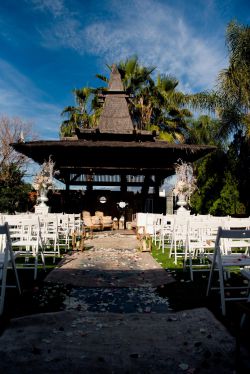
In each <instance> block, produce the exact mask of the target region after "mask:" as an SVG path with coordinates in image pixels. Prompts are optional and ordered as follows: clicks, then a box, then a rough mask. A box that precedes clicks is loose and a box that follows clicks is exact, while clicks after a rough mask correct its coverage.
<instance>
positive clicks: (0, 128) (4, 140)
mask: <svg viewBox="0 0 250 374" xmlns="http://www.w3.org/2000/svg"><path fill="white" fill-rule="evenodd" d="M27 138H29V139H32V140H33V139H34V138H35V135H34V133H33V130H32V125H31V124H30V123H26V122H23V121H22V120H21V119H20V118H8V117H4V116H2V117H0V172H1V169H4V172H5V178H6V177H8V176H7V171H8V165H16V166H17V167H18V168H21V169H24V168H25V167H26V166H27V163H28V158H27V157H26V156H24V155H23V154H21V153H18V152H16V151H15V150H14V148H12V147H11V144H12V143H17V142H19V141H24V139H27Z"/></svg>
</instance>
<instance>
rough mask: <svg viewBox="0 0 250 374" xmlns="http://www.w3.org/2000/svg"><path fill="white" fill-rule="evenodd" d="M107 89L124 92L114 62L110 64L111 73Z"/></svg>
mask: <svg viewBox="0 0 250 374" xmlns="http://www.w3.org/2000/svg"><path fill="white" fill-rule="evenodd" d="M108 90H109V91H121V92H124V87H123V84H122V79H121V75H120V73H119V70H118V68H117V66H116V64H113V65H112V70H111V74H110V79H109V85H108Z"/></svg>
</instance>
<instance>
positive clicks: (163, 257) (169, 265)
mask: <svg viewBox="0 0 250 374" xmlns="http://www.w3.org/2000/svg"><path fill="white" fill-rule="evenodd" d="M169 251H170V248H169V247H166V248H165V250H164V253H162V249H158V247H157V246H156V245H155V244H152V256H153V257H154V259H155V260H156V261H157V262H158V263H159V264H160V265H161V266H162V267H163V268H164V269H182V268H183V260H182V259H178V260H177V264H174V257H171V258H169Z"/></svg>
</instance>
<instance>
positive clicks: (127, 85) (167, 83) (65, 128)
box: [61, 56, 192, 142]
mask: <svg viewBox="0 0 250 374" xmlns="http://www.w3.org/2000/svg"><path fill="white" fill-rule="evenodd" d="M107 66H108V68H109V69H110V70H112V66H109V65H107ZM117 68H118V70H119V72H120V74H121V78H122V82H123V85H124V89H125V91H126V92H127V94H128V95H129V96H130V98H129V100H128V105H129V110H130V114H131V117H132V120H133V122H134V124H135V126H136V127H137V128H138V129H146V130H157V131H159V133H160V137H161V138H164V139H166V140H168V141H173V142H183V141H184V140H185V136H184V133H185V130H186V125H187V119H189V118H190V117H191V116H192V113H191V112H190V111H189V110H188V109H186V108H185V106H184V105H185V95H184V94H182V93H181V92H178V91H177V90H176V87H177V85H178V80H177V79H176V78H174V77H172V76H169V75H158V76H157V78H156V81H154V79H153V78H152V73H153V72H154V70H155V68H154V67H145V66H143V65H141V64H140V63H139V60H138V57H136V56H133V57H131V58H128V59H126V60H125V61H120V62H119V63H118V64H117ZM96 77H98V78H99V79H101V80H102V81H104V82H105V83H108V78H107V77H105V76H103V75H100V74H97V75H96ZM106 89H107V88H106ZM103 90H105V88H104V87H99V88H97V89H93V88H89V87H84V88H82V89H75V90H74V91H73V92H74V95H75V100H76V104H77V105H76V106H69V107H66V108H65V109H64V110H63V112H62V115H68V118H67V120H65V121H64V122H63V123H62V125H61V134H63V135H64V136H67V135H70V134H72V132H74V130H75V129H76V128H77V127H79V128H88V127H92V126H96V124H97V122H98V118H99V116H100V112H101V103H100V100H99V98H98V95H99V93H100V92H101V91H103Z"/></svg>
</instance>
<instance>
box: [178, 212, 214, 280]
mask: <svg viewBox="0 0 250 374" xmlns="http://www.w3.org/2000/svg"><path fill="white" fill-rule="evenodd" d="M217 231H218V223H216V222H215V221H211V220H207V221H204V222H203V221H201V222H199V221H198V220H196V219H195V220H190V221H189V222H188V229H187V240H186V247H185V257H184V263H183V268H184V270H185V269H186V268H187V267H189V270H190V279H191V280H192V281H193V272H194V271H204V270H209V269H208V268H207V269H205V268H206V265H207V261H206V259H207V256H208V255H209V254H211V253H212V252H213V251H214V246H215V240H216V236H217ZM194 260H195V263H194Z"/></svg>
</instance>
